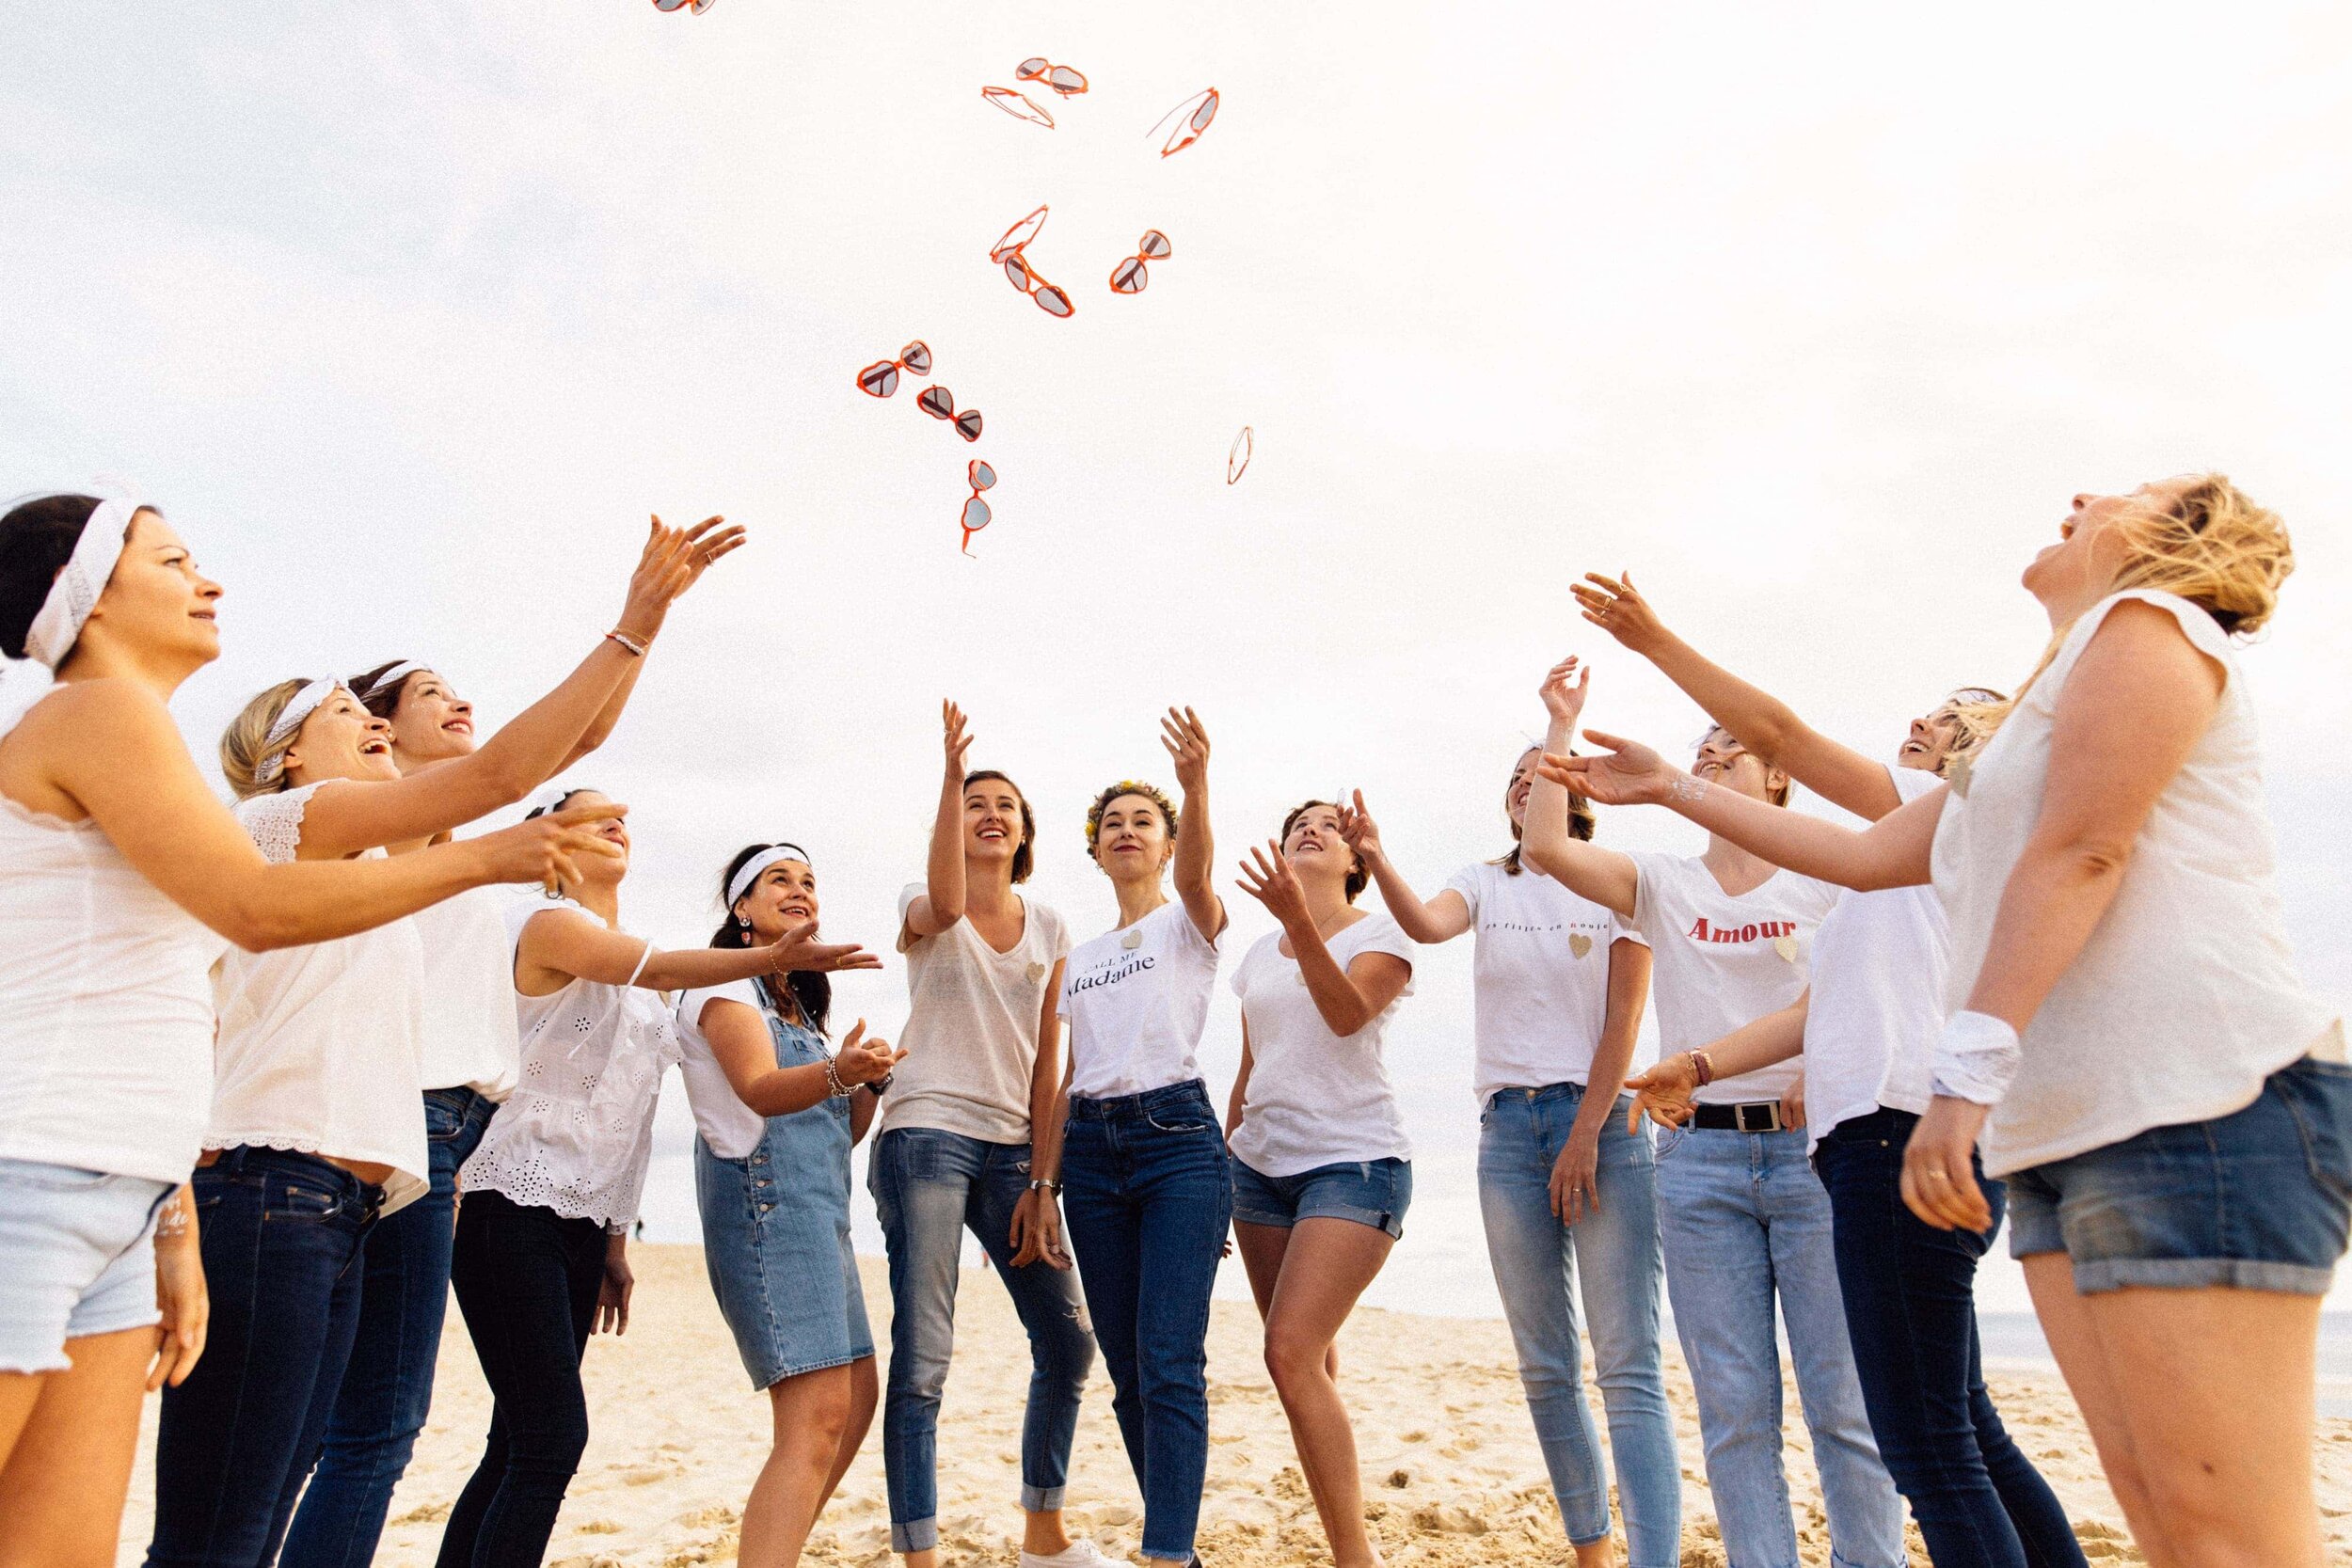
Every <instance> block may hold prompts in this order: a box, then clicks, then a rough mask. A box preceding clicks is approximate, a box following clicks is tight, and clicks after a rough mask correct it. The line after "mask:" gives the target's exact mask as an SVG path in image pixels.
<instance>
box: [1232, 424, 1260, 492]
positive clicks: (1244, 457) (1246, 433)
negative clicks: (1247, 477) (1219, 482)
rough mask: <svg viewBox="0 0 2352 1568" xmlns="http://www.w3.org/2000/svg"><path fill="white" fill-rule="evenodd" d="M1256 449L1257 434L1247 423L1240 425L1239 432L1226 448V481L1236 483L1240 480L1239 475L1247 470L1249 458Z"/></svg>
mask: <svg viewBox="0 0 2352 1568" xmlns="http://www.w3.org/2000/svg"><path fill="white" fill-rule="evenodd" d="M1257 450H1258V437H1257V436H1256V435H1255V434H1254V433H1252V432H1251V430H1250V428H1249V427H1248V425H1244V426H1242V427H1241V434H1240V435H1238V436H1234V437H1233V444H1232V446H1231V447H1229V448H1227V449H1226V452H1225V483H1228V484H1237V483H1240V482H1241V476H1242V475H1244V474H1246V473H1248V471H1249V459H1250V458H1251V457H1252V456H1253V455H1255V454H1256V452H1257Z"/></svg>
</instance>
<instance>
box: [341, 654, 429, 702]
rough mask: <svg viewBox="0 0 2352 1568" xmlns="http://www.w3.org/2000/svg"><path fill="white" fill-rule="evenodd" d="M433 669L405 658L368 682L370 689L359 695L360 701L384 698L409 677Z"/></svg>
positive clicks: (417, 661) (415, 660)
mask: <svg viewBox="0 0 2352 1568" xmlns="http://www.w3.org/2000/svg"><path fill="white" fill-rule="evenodd" d="M432 668H433V666H431V665H430V664H425V663H421V662H420V661H419V660H417V659H413V658H404V659H402V660H401V661H400V662H399V663H398V664H395V665H393V666H392V667H391V668H390V669H389V670H387V671H385V672H384V673H382V674H380V675H378V676H376V677H375V679H373V680H372V681H370V682H368V689H366V690H365V691H362V692H360V693H359V700H360V701H361V702H363V703H365V702H372V701H373V700H374V699H375V698H377V697H380V696H382V695H383V694H384V693H385V692H387V691H390V690H393V689H396V688H397V687H398V686H399V685H400V683H401V682H402V681H405V680H406V679H407V678H408V677H409V676H411V675H413V674H416V673H419V672H420V671H424V670H430V669H432Z"/></svg>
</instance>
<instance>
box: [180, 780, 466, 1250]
mask: <svg viewBox="0 0 2352 1568" xmlns="http://www.w3.org/2000/svg"><path fill="white" fill-rule="evenodd" d="M334 782H335V781H333V780H326V781H323V782H322V783H321V784H305V785H303V786H302V787H301V788H299V789H289V790H285V791H282V792H280V793H278V794H276V795H257V796H254V797H253V798H252V799H251V800H240V801H238V802H237V803H236V804H235V805H234V806H233V807H231V808H230V810H232V811H233V812H234V813H235V814H236V817H237V820H238V821H239V822H240V823H242V824H243V825H244V827H245V830H246V832H248V833H251V834H252V835H253V842H254V843H256V844H258V845H260V846H261V848H262V856H263V858H265V859H267V860H269V861H271V862H272V863H285V862H288V861H291V860H293V859H294V851H295V849H296V848H297V847H300V845H301V843H302V814H303V810H304V808H305V807H307V806H308V805H309V804H310V797H311V796H312V795H314V794H316V793H317V792H318V791H319V790H320V789H322V788H324V787H326V784H332V783H334ZM383 853H384V851H383V850H381V849H371V850H369V851H368V854H369V855H370V856H371V857H375V856H381V855H382V854H383ZM423 991H424V944H423V943H422V942H421V941H420V940H419V938H418V936H417V927H416V923H415V921H413V920H407V919H403V920H395V921H393V922H391V923H390V924H389V925H386V926H378V927H375V928H374V929H373V930H371V931H361V932H359V933H358V934H357V935H356V936H348V937H338V938H336V939H335V940H334V941H332V942H313V943H311V944H310V945H309V946H305V947H282V948H279V949H278V950H277V951H275V952H270V953H247V952H246V951H244V950H243V949H242V948H236V947H231V948H230V949H229V951H228V952H227V953H226V954H225V955H224V956H223V957H222V958H221V960H220V965H219V968H218V969H217V970H215V973H214V992H215V1000H216V1004H217V1006H218V1007H219V1010H220V1042H219V1044H218V1046H217V1047H216V1048H215V1064H216V1065H215V1077H216V1080H217V1084H216V1087H215V1091H214V1099H213V1117H212V1122H211V1124H210V1125H209V1126H208V1127H207V1128H206V1129H205V1132H204V1147H205V1148H236V1147H237V1146H238V1145H240V1144H255V1145H259V1146H261V1147H263V1148H287V1149H294V1150H296V1151H298V1152H300V1153H304V1154H319V1155H333V1156H335V1157H336V1158H338V1159H342V1160H361V1161H368V1162H372V1163H373V1164H382V1165H389V1166H391V1167H392V1175H391V1177H390V1179H389V1180H387V1181H386V1182H385V1183H384V1212H386V1213H389V1212H392V1211H393V1210H395V1209H397V1208H399V1207H401V1206H402V1205H403V1204H405V1203H407V1202H410V1201H411V1200H413V1199H415V1198H418V1197H421V1196H423V1194H424V1192H425V1188H426V1184H427V1183H428V1182H429V1181H431V1180H432V1166H431V1165H430V1164H427V1156H426V1151H425V1138H424V1103H423V1100H422V1096H423V1092H424V1090H423V1085H421V1084H420V1083H419V1082H418V1070H417V1052H418V1041H419V1039H420V1038H421V1033H422V1026H423V1006H422V998H423Z"/></svg>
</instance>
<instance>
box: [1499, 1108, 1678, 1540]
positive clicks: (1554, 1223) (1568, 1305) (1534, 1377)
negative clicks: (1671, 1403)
mask: <svg viewBox="0 0 2352 1568" xmlns="http://www.w3.org/2000/svg"><path fill="white" fill-rule="evenodd" d="M1583 1103H1584V1085H1581V1084H1553V1085H1549V1086H1548V1087H1545V1088H1540V1089H1503V1090H1501V1091H1499V1092H1497V1093H1496V1095H1495V1096H1494V1098H1493V1099H1492V1100H1491V1101H1488V1102H1487V1106H1486V1112H1485V1114H1484V1115H1482V1116H1481V1117H1479V1125H1480V1132H1479V1138H1478V1206H1479V1211H1480V1212H1481V1214H1482V1215H1483V1216H1484V1218H1485V1220H1486V1255H1487V1257H1488V1258H1489V1259H1491V1260H1492V1261H1493V1263H1494V1271H1495V1287H1496V1289H1497V1290H1499V1291H1501V1292H1502V1312H1503V1316H1504V1317H1506V1318H1507V1319H1509V1320H1510V1323H1511V1338H1512V1342H1513V1343H1514V1344H1515V1345H1516V1346H1517V1347H1518V1358H1519V1382H1520V1384H1521V1385H1522V1386H1524V1387H1525V1389H1526V1390H1527V1410H1528V1414H1529V1415H1530V1416H1531V1417H1533V1418H1534V1422H1535V1441H1536V1443H1537V1444H1538V1445H1539V1446H1540V1447H1541V1448H1542V1449H1543V1451H1544V1466H1545V1468H1546V1469H1547V1470H1549V1472H1550V1474H1551V1491H1552V1496H1553V1497H1555V1498H1557V1499H1558V1501H1559V1504H1560V1520H1561V1523H1562V1525H1563V1526H1565V1528H1566V1529H1567V1532H1568V1539H1569V1540H1570V1541H1572V1542H1575V1543H1576V1544H1579V1545H1583V1544H1587V1543H1590V1542H1594V1541H1598V1540H1601V1539H1602V1538H1604V1537H1605V1536H1607V1535H1608V1533H1609V1479H1608V1476H1607V1474H1606V1473H1605V1472H1604V1471H1603V1469H1602V1466H1601V1453H1600V1434H1599V1433H1597V1431H1595V1430H1594V1427H1593V1416H1592V1410H1591V1407H1590V1406H1589V1405H1587V1404H1586V1403H1585V1402H1584V1384H1583V1375H1582V1368H1581V1354H1580V1352H1579V1350H1578V1346H1577V1311H1576V1300H1577V1297H1578V1296H1580V1295H1581V1297H1582V1299H1583V1303H1584V1321H1585V1325H1586V1327H1587V1328H1588V1330H1589V1332H1590V1333H1591V1335H1592V1338H1593V1360H1594V1363H1595V1365H1594V1380H1595V1381H1596V1382H1597V1383H1598V1384H1599V1385H1600V1398H1601V1404H1602V1407H1603V1408H1604V1409H1605V1410H1606V1412H1607V1413H1608V1418H1609V1449H1610V1453H1611V1455H1612V1457H1613V1459H1614V1460H1615V1466H1616V1475H1617V1497H1618V1500H1619V1502H1620V1504H1621V1506H1622V1507H1623V1508H1624V1510H1625V1532H1626V1543H1627V1546H1628V1549H1629V1562H1630V1565H1631V1568H1677V1564H1679V1563H1680V1562H1681V1560H1682V1465H1681V1461H1680V1460H1679V1459H1678V1458H1677V1456H1676V1453H1675V1433H1674V1416H1673V1414H1672V1412H1671V1411H1670V1410H1669V1409H1668V1408H1667V1404H1666V1381H1665V1374H1664V1372H1663V1370H1661V1366H1660V1358H1659V1333H1660V1328H1659V1294H1660V1286H1661V1282H1662V1276H1661V1260H1660V1259H1661V1254H1660V1248H1659V1241H1658V1190H1657V1166H1656V1164H1655V1162H1654V1161H1653V1160H1652V1158H1651V1154H1650V1141H1649V1134H1648V1132H1647V1130H1646V1129H1645V1130H1643V1131H1642V1132H1627V1131H1626V1127H1625V1113H1624V1110H1623V1106H1622V1102H1621V1104H1620V1106H1619V1108H1618V1109H1616V1110H1613V1111H1612V1112H1611V1114H1610V1116H1609V1118H1608V1120H1607V1121H1605V1122H1603V1123H1602V1126H1601V1134H1600V1148H1599V1162H1598V1165H1597V1169H1596V1170H1595V1173H1594V1178H1593V1185H1594V1187H1595V1189H1596V1190H1597V1194H1598V1202H1597V1205H1596V1206H1595V1207H1594V1208H1592V1209H1591V1210H1589V1211H1587V1212H1586V1213H1585V1214H1584V1217H1583V1218H1582V1219H1581V1220H1579V1221H1577V1222H1576V1223H1575V1224H1574V1225H1569V1224H1568V1223H1567V1222H1566V1221H1565V1220H1563V1219H1562V1218H1561V1217H1560V1216H1559V1215H1557V1214H1555V1213H1553V1212H1552V1211H1551V1170H1552V1165H1553V1164H1554V1163H1555V1162H1557V1161H1558V1159H1559V1158H1560V1151H1561V1149H1562V1148H1565V1146H1566V1144H1567V1141H1568V1132H1569V1130H1570V1129H1571V1128H1573V1127H1574V1126H1575V1124H1576V1117H1577V1112H1578V1110H1579V1109H1580V1108H1581V1106H1582V1105H1583Z"/></svg>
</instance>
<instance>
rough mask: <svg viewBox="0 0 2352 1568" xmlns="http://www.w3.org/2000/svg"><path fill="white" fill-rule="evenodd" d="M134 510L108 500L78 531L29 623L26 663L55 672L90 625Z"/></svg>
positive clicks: (131, 503)
mask: <svg viewBox="0 0 2352 1568" xmlns="http://www.w3.org/2000/svg"><path fill="white" fill-rule="evenodd" d="M34 499H40V498H38V497H36V498H34ZM138 510H139V503H138V502H136V501H135V500H131V499H128V498H125V497H122V496H108V497H105V498H103V499H101V500H100V501H99V503H98V506H97V508H96V510H94V511H92V512H91V513H90V515H89V521H87V523H84V524H83V525H82V536H81V537H80V538H79V539H77V540H75V541H74V542H73V554H72V556H71V557H69V558H68V559H67V561H66V563H65V569H64V570H63V571H61V572H59V573H58V574H57V580H56V581H55V582H53V583H51V584H50V585H49V594H48V596H47V597H46V598H44V599H42V600H41V601H40V614H38V615H35V616H34V617H33V624H32V626H31V628H30V629H29V630H27V631H26V632H25V634H24V655H25V657H27V658H34V659H38V660H40V662H41V663H43V664H46V665H47V666H49V668H50V669H52V670H55V669H56V667H57V666H58V665H60V664H63V663H64V662H65V656H66V655H67V654H70V653H72V651H73V642H74V640H75V639H76V638H78V637H80V636H81V635H82V625H83V623H84V622H86V621H87V620H88V619H89V612H90V610H91V608H92V607H93V606H95V605H96V604H97V603H98V595H99V594H103V593H104V592H105V591H106V579H107V578H111V577H113V576H114V575H115V562H118V561H119V560H121V559H122V542H123V536H124V535H125V534H127V533H128V532H129V531H130V529H131V518H132V516H133V515H135V514H136V513H137V511H138Z"/></svg>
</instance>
